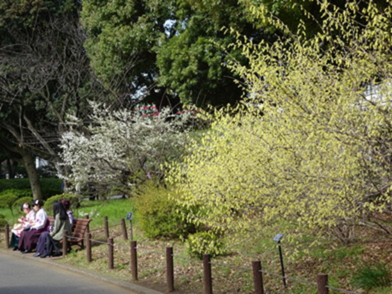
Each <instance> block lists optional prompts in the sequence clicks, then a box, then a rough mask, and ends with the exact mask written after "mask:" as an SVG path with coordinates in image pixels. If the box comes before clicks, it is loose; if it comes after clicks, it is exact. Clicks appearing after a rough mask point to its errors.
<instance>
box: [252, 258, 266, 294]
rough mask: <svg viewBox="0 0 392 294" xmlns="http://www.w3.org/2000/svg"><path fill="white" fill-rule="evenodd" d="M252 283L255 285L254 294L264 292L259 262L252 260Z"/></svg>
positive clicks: (262, 293)
mask: <svg viewBox="0 0 392 294" xmlns="http://www.w3.org/2000/svg"><path fill="white" fill-rule="evenodd" d="M252 267H253V284H254V287H255V294H264V285H263V273H262V271H261V262H260V261H253V262H252Z"/></svg>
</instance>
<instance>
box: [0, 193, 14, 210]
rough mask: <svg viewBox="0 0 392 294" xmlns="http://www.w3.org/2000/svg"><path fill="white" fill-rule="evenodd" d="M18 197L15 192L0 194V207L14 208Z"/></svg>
mask: <svg viewBox="0 0 392 294" xmlns="http://www.w3.org/2000/svg"><path fill="white" fill-rule="evenodd" d="M17 199H18V197H17V196H15V195H14V194H3V195H1V196H0V208H9V209H11V210H12V205H13V204H14V203H15V201H16V200H17Z"/></svg>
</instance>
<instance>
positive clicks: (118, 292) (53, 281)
mask: <svg viewBox="0 0 392 294" xmlns="http://www.w3.org/2000/svg"><path fill="white" fill-rule="evenodd" d="M0 293H1V294H11V293H12V294H24V293H26V294H34V293H39V294H45V293H50V294H53V293H56V294H68V293H69V294H79V293H93V294H100V293H102V294H124V293H128V294H136V292H131V291H130V290H129V289H124V288H121V287H117V286H115V285H112V284H109V283H105V282H103V281H100V280H98V279H93V278H91V277H87V276H84V275H81V274H78V273H74V272H71V271H68V270H65V269H62V268H60V267H58V266H56V264H54V263H53V264H52V263H47V262H40V260H35V259H32V258H20V257H17V256H11V255H5V254H2V253H1V252H0Z"/></svg>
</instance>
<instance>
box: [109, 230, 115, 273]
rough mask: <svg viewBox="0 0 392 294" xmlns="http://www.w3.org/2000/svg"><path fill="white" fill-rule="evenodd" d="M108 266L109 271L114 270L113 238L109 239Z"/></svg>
mask: <svg viewBox="0 0 392 294" xmlns="http://www.w3.org/2000/svg"><path fill="white" fill-rule="evenodd" d="M108 266H109V269H114V250H113V238H109V239H108Z"/></svg>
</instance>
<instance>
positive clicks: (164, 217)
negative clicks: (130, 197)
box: [135, 184, 195, 238]
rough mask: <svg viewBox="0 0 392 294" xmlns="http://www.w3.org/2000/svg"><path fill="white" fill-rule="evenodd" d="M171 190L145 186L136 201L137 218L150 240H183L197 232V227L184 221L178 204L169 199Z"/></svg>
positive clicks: (151, 185)
mask: <svg viewBox="0 0 392 294" xmlns="http://www.w3.org/2000/svg"><path fill="white" fill-rule="evenodd" d="M169 192H170V190H169V189H166V188H163V187H154V185H153V184H150V185H145V186H144V187H143V193H142V194H141V195H139V196H137V197H136V199H135V209H136V216H137V218H138V221H139V225H140V227H141V229H142V230H143V231H144V233H145V234H146V236H147V237H149V238H158V237H166V238H181V237H186V236H187V235H188V234H190V233H194V232H195V226H194V225H193V224H190V223H189V222H187V221H185V220H183V218H182V217H181V215H180V213H179V212H178V211H177V210H178V209H179V207H178V206H176V203H175V202H174V201H173V200H172V199H170V198H169Z"/></svg>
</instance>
